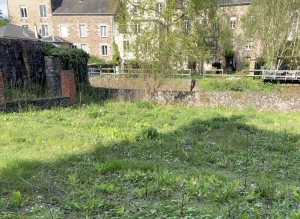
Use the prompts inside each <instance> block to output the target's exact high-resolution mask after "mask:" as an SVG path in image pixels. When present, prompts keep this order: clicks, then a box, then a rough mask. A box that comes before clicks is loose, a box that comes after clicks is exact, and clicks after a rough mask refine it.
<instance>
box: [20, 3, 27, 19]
mask: <svg viewBox="0 0 300 219" xmlns="http://www.w3.org/2000/svg"><path fill="white" fill-rule="evenodd" d="M20 15H21V18H27V9H26V6H24V5H21V6H20Z"/></svg>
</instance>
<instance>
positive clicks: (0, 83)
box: [0, 71, 5, 109]
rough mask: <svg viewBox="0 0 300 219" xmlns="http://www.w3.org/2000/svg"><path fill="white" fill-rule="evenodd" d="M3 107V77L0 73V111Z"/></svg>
mask: <svg viewBox="0 0 300 219" xmlns="http://www.w3.org/2000/svg"><path fill="white" fill-rule="evenodd" d="M4 107H5V99H4V84H3V76H2V73H1V71H0V109H1V108H4Z"/></svg>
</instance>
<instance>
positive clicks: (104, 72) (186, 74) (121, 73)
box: [88, 66, 192, 77]
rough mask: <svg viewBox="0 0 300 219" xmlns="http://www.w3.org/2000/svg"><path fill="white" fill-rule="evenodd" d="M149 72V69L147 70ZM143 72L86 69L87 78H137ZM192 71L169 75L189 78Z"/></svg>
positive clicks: (99, 68) (184, 70)
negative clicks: (127, 76) (129, 76)
mask: <svg viewBox="0 0 300 219" xmlns="http://www.w3.org/2000/svg"><path fill="white" fill-rule="evenodd" d="M149 70H150V69H149ZM143 71H147V69H143V70H141V69H135V68H127V69H122V70H119V68H118V67H116V68H101V66H99V67H89V69H88V75H89V77H93V76H99V77H102V76H105V75H107V76H114V77H117V76H124V75H131V76H133V77H138V76H139V75H140V74H142V72H143ZM191 75H192V70H191V69H181V70H174V73H172V74H170V76H172V77H176V76H179V77H191Z"/></svg>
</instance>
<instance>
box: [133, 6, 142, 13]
mask: <svg viewBox="0 0 300 219" xmlns="http://www.w3.org/2000/svg"><path fill="white" fill-rule="evenodd" d="M140 14H141V11H140V6H139V5H134V6H133V15H134V16H140Z"/></svg>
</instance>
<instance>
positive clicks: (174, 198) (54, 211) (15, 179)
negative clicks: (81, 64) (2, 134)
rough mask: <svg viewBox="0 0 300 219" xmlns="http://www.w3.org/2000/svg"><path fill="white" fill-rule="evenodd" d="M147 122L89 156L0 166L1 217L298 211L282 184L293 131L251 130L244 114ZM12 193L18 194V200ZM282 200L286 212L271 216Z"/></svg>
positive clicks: (288, 178) (293, 160) (290, 170)
mask: <svg viewBox="0 0 300 219" xmlns="http://www.w3.org/2000/svg"><path fill="white" fill-rule="evenodd" d="M148 128H149V127H148ZM148 128H145V130H146V131H145V132H144V133H143V138H137V139H138V141H132V140H118V139H116V140H113V141H111V142H110V143H109V144H103V143H99V144H98V145H97V146H96V148H95V150H94V152H93V153H88V154H78V155H72V156H69V157H67V158H64V159H60V160H59V159H58V160H56V161H53V162H43V161H31V160H29V161H28V160H26V161H25V160H16V161H13V162H11V163H10V164H9V165H8V166H7V167H5V168H3V169H1V170H0V174H1V178H0V183H1V190H0V195H1V197H2V198H1V200H0V208H1V209H2V213H0V216H1V217H2V218H16V217H17V218H31V217H35V216H39V217H42V216H43V217H44V218H138V217H144V218H145V217H146V218H165V217H184V216H190V217H191V218H199V217H198V216H199V215H210V216H207V217H205V216H203V217H201V218H216V217H218V216H222V217H225V216H228V214H231V215H233V218H234V217H236V218H238V217H241V216H242V215H243V212H248V213H247V214H249V215H252V216H253V215H254V216H255V215H256V216H257V217H258V218H259V217H260V216H261V217H263V214H268V215H272V214H274V215H278V216H282V217H286V216H288V215H290V214H291V210H290V209H294V208H296V207H295V206H296V205H295V202H294V201H293V199H291V198H290V196H289V194H290V192H289V189H288V187H281V186H282V184H285V183H286V186H287V185H288V184H295V185H296V184H297V183H298V182H297V179H299V178H300V168H299V142H298V139H299V137H300V136H298V135H293V136H291V135H289V134H288V133H287V132H285V131H282V132H273V131H266V130H261V129H258V128H256V127H255V126H251V125H248V124H247V123H246V119H245V118H244V117H243V116H232V117H229V118H227V117H214V118H212V119H209V120H205V119H203V120H201V119H197V120H193V121H192V122H191V123H190V124H188V125H186V126H182V127H180V128H178V129H177V130H174V131H172V132H169V133H156V134H151V135H150V134H149V133H147V132H148V131H147V130H148ZM152 128H153V127H152ZM154 129H155V128H154ZM152 131H153V129H152ZM140 135H141V134H140V133H137V136H140ZM266 179H267V180H266ZM198 184H199V186H198V187H197V188H196V189H195V186H194V185H198ZM251 186H252V187H253V188H252V187H251ZM206 187H207V188H206ZM238 188H241V189H240V190H241V191H238V192H237V190H238ZM12 191H20V192H21V195H22V197H20V199H19V202H18V204H14V205H13V204H12V195H11V194H12ZM251 191H252V192H253V193H251ZM277 193H280V194H277ZM249 195H252V196H251V197H250V196H249ZM185 197H189V198H186V199H185ZM247 199H249V200H247ZM282 200H289V202H287V204H286V205H288V207H289V208H288V207H287V206H281V209H282V208H283V207H287V209H286V210H283V211H279V210H278V212H277V211H276V212H275V209H278V208H279V209H280V203H281V202H282ZM241 202H243V203H244V204H245V206H244V207H242V206H241V205H240V203H241ZM261 203H263V204H261ZM220 206H222V207H220ZM254 206H256V207H254ZM291 206H292V207H291ZM251 209H254V210H253V211H252V210H251ZM288 209H289V210H288ZM257 211H258V212H257ZM255 212H256V213H255ZM263 212H267V213H263Z"/></svg>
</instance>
